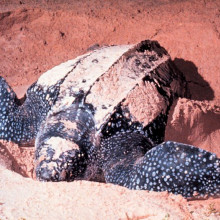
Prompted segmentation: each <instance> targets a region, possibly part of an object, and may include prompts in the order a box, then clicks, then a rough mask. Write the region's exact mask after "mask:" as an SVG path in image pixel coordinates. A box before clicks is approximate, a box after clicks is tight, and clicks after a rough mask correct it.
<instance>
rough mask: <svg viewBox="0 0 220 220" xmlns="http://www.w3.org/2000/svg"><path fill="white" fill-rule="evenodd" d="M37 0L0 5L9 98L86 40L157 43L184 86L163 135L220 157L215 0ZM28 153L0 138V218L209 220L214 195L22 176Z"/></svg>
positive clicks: (27, 172)
mask: <svg viewBox="0 0 220 220" xmlns="http://www.w3.org/2000/svg"><path fill="white" fill-rule="evenodd" d="M27 2H28V3H27ZM37 2H38V3H34V1H33V0H30V1H25V0H21V1H18V0H7V1H6V0H3V1H1V2H0V67H1V68H0V75H1V76H3V77H5V78H6V80H7V81H8V82H9V84H10V85H11V86H12V88H13V89H14V90H15V91H16V92H17V94H18V96H19V97H22V96H23V95H24V93H25V91H26V89H27V88H28V86H30V85H31V83H33V82H34V81H35V80H36V79H37V78H38V77H39V76H40V75H41V74H42V73H43V72H45V71H46V70H48V69H50V68H52V67H53V66H55V65H58V64H60V63H61V62H64V61H66V60H68V59H72V58H74V57H76V56H78V55H80V54H82V53H84V52H85V51H86V50H87V48H88V47H90V46H92V45H95V44H100V45H105V44H128V43H137V42H139V41H141V40H144V39H154V40H158V41H159V42H160V44H161V45H162V46H164V47H165V48H166V49H167V50H168V52H169V53H170V55H171V57H172V59H173V60H174V62H175V63H176V65H177V66H178V67H179V69H180V70H182V71H183V72H184V75H185V76H186V79H187V81H188V83H189V89H190V92H191V99H189V100H187V99H179V100H178V101H177V102H176V103H175V104H174V105H173V107H172V109H171V112H170V115H169V122H168V126H167V130H166V139H167V140H175V141H181V142H184V143H189V144H193V145H196V146H198V147H201V148H204V149H206V150H209V151H212V152H215V153H217V154H218V156H220V148H219V143H220V86H219V84H220V71H219V70H220V62H219V60H220V1H218V0H213V1H208V0H194V1H193V0H192V1H187V0H186V1H180V0H179V1H178V0H172V1H171V0H170V1H169V0H148V1H144V0H136V1H135V0H134V1H128V0H127V1H126V0H122V1H116V0H110V1H100V0H92V1H89V0H85V1H76V0H73V1H70V0H65V1H61V0H60V1H59V0H57V1H54V0H47V1H46V0H45V1H43V0H41V1H37ZM33 154H34V150H33V148H32V147H30V146H29V147H21V148H19V147H18V146H17V145H15V144H12V143H7V142H0V164H1V165H3V167H1V166H0V219H22V218H25V219H40V218H41V219H219V216H220V199H214V200H213V199H208V200H204V201H203V200H202V201H190V202H189V201H188V202H187V201H186V200H184V199H183V198H182V197H181V196H173V195H168V194H167V193H148V192H144V191H129V190H127V189H124V188H122V187H119V186H112V185H106V184H99V183H92V182H85V181H82V182H74V183H46V184H45V183H39V182H37V181H34V180H32V179H28V178H24V177H33ZM6 168H7V169H6ZM8 169H9V170H13V171H15V172H16V173H15V172H11V171H9V170H8ZM17 173H19V174H21V175H22V176H20V175H18V174H17Z"/></svg>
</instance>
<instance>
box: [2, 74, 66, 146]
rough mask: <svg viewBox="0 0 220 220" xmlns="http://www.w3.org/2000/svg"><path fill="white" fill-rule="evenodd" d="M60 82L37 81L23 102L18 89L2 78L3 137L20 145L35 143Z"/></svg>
mask: <svg viewBox="0 0 220 220" xmlns="http://www.w3.org/2000/svg"><path fill="white" fill-rule="evenodd" d="M60 83H62V82H61V81H58V82H57V84H55V85H53V86H50V87H48V88H46V87H45V88H43V86H41V85H39V84H37V83H34V84H33V85H32V86H30V88H29V89H28V90H27V93H26V100H25V101H24V103H23V104H22V105H21V103H19V100H18V98H17V96H16V94H15V92H14V91H13V90H12V89H11V87H10V86H9V85H8V84H7V82H6V81H5V79H4V78H2V77H0V139H4V140H8V141H13V142H15V143H18V144H27V143H31V142H33V140H34V138H35V137H36V134H37V131H38V128H39V126H40V124H41V122H42V121H43V120H44V119H45V118H46V115H47V113H48V111H49V110H50V109H51V106H52V105H53V104H54V102H55V101H56V98H57V96H58V94H59V88H60V87H59V86H60Z"/></svg>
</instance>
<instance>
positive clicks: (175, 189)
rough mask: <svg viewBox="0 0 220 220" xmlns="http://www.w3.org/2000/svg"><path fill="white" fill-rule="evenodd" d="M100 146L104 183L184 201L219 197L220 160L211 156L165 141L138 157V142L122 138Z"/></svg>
mask: <svg viewBox="0 0 220 220" xmlns="http://www.w3.org/2000/svg"><path fill="white" fill-rule="evenodd" d="M122 139H124V141H122ZM102 145H104V146H105V147H104V148H103V147H102V149H103V152H102V153H104V155H105V157H106V158H105V160H104V162H103V170H104V174H105V178H106V181H107V182H110V183H114V184H119V185H121V186H125V187H128V188H130V189H141V190H152V191H168V192H172V193H174V194H181V195H182V196H184V197H186V198H193V197H202V196H206V195H209V196H216V195H217V196H220V159H218V158H217V157H216V155H215V154H213V153H210V152H207V151H205V150H202V149H199V148H196V147H194V146H190V145H185V144H181V143H176V142H170V141H168V142H164V143H162V144H160V145H157V146H156V147H154V148H153V149H151V150H150V151H148V152H147V153H146V154H142V155H141V150H140V149H141V146H142V143H141V142H140V141H139V142H138V141H137V140H136V143H135V144H133V143H132V142H130V141H129V139H128V138H125V137H124V138H123V137H121V136H118V137H111V138H109V139H106V140H104V141H103V143H102ZM119 145H120V146H119ZM118 149H120V151H119V150H118ZM138 149H139V150H138ZM112 155H113V156H112ZM116 156H117V159H116V158H115V157H116Z"/></svg>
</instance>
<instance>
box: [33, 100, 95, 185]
mask: <svg viewBox="0 0 220 220" xmlns="http://www.w3.org/2000/svg"><path fill="white" fill-rule="evenodd" d="M76 102H77V103H75V104H72V105H70V106H69V107H66V108H65V107H64V109H60V111H58V112H53V113H52V112H51V114H49V115H48V117H47V118H46V120H45V121H44V122H43V123H42V125H41V128H40V131H39V133H38V135H37V138H36V143H35V147H36V152H35V164H36V176H37V178H38V179H39V180H41V181H73V180H75V179H82V178H84V174H85V170H86V168H87V166H88V163H89V161H90V160H91V157H92V156H93V152H92V151H93V149H94V147H93V146H94V143H93V142H94V138H93V135H94V134H95V130H94V129H95V123H94V120H93V111H92V109H91V108H90V106H89V105H86V104H81V103H78V100H77V101H76Z"/></svg>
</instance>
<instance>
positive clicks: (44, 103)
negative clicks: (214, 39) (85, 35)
mask: <svg viewBox="0 0 220 220" xmlns="http://www.w3.org/2000/svg"><path fill="white" fill-rule="evenodd" d="M185 88H186V82H185V79H184V76H183V74H182V73H181V72H180V71H179V70H178V69H177V68H176V66H175V65H174V64H173V62H172V61H171V59H170V57H169V54H168V53H167V51H166V50H165V49H164V48H163V47H161V46H160V45H159V44H158V43H157V42H155V41H149V40H147V41H143V42H141V43H139V44H137V45H135V46H133V45H127V46H111V47H104V48H100V49H97V50H94V51H92V52H89V53H87V54H86V55H83V56H81V57H78V58H76V59H74V60H72V61H68V62H67V63H64V64H61V65H60V66H58V67H56V68H54V69H52V70H50V71H48V72H46V73H45V74H43V75H42V76H41V77H40V78H39V80H38V81H37V82H36V83H35V84H33V85H32V86H31V87H30V88H29V89H28V91H27V93H26V100H25V102H24V103H23V104H22V105H20V104H19V100H18V99H17V97H16V95H15V93H14V92H13V91H12V89H11V88H10V87H9V85H8V84H7V83H6V81H5V80H4V79H3V78H2V77H0V101H1V102H0V139H4V140H8V141H13V142H15V143H18V144H25V143H30V142H32V141H35V148H36V153H35V162H36V176H37V178H38V179H39V180H41V181H73V180H77V179H85V180H94V181H104V182H108V183H113V184H118V185H121V186H125V187H128V188H129V189H139V190H153V191H168V192H172V193H174V194H181V195H182V196H184V197H186V198H194V197H203V196H206V195H210V196H219V195H220V159H219V158H217V156H216V155H215V154H213V153H211V152H207V151H205V150H201V149H199V148H196V147H194V146H190V145H185V144H181V143H176V142H171V141H168V142H163V141H164V134H165V128H166V123H167V117H168V113H169V109H170V106H171V105H172V103H173V101H174V99H175V98H176V97H180V96H184V95H185V94H186V89H185ZM136 94H143V96H142V95H141V97H139V98H141V99H142V100H146V102H145V101H142V102H141V103H140V102H139V103H138V99H135V98H132V97H135V95H136ZM158 100H159V101H158ZM139 104H141V105H142V107H139ZM140 109H141V111H139V110H140ZM137 112H139V113H137ZM140 112H141V113H140ZM142 114H143V117H142Z"/></svg>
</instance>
